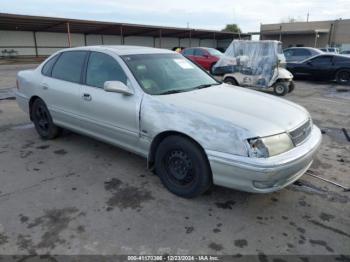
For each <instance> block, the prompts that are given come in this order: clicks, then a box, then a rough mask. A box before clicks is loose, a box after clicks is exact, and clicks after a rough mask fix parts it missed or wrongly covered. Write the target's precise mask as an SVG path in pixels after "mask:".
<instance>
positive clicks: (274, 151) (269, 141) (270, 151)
mask: <svg viewBox="0 0 350 262" xmlns="http://www.w3.org/2000/svg"><path fill="white" fill-rule="evenodd" d="M248 143H249V145H250V150H249V156H250V157H270V156H275V155H278V154H281V153H283V152H286V151H288V150H290V149H292V148H293V147H294V145H293V142H292V140H291V139H290V137H289V136H288V135H287V134H286V133H283V134H279V135H274V136H267V137H261V138H252V139H248Z"/></svg>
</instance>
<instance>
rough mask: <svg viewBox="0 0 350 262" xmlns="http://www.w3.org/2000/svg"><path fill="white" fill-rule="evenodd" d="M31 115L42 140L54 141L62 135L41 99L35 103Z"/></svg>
mask: <svg viewBox="0 0 350 262" xmlns="http://www.w3.org/2000/svg"><path fill="white" fill-rule="evenodd" d="M31 115H32V120H33V123H34V126H35V129H36V131H37V133H38V134H39V135H40V137H41V138H43V139H54V138H56V137H57V136H58V135H59V134H60V131H61V129H60V128H59V127H58V126H56V125H55V124H54V123H53V121H52V117H51V115H50V112H49V110H48V109H47V107H46V104H45V102H44V101H43V100H41V99H40V98H37V99H36V100H35V101H34V102H33V105H32V108H31Z"/></svg>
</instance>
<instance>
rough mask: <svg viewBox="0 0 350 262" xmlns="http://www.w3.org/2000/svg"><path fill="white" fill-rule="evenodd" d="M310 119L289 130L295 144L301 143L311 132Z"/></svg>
mask: <svg viewBox="0 0 350 262" xmlns="http://www.w3.org/2000/svg"><path fill="white" fill-rule="evenodd" d="M311 128H312V124H311V120H310V119H308V120H307V121H306V122H305V123H304V124H302V125H301V126H299V127H298V128H296V129H294V130H293V131H290V132H289V135H290V137H291V138H292V141H293V143H294V145H295V146H297V145H299V144H301V143H302V142H303V141H304V140H305V139H306V138H307V137H308V136H309V135H310V133H311Z"/></svg>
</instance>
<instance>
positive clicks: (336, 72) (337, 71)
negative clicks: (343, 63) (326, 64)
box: [334, 67, 350, 79]
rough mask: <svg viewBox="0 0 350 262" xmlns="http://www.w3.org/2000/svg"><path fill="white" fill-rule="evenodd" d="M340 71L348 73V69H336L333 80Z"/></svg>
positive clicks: (349, 70)
mask: <svg viewBox="0 0 350 262" xmlns="http://www.w3.org/2000/svg"><path fill="white" fill-rule="evenodd" d="M340 71H348V72H350V68H346V67H343V68H338V69H337V70H336V71H335V74H334V79H335V78H336V77H337V75H338V73H339V72H340Z"/></svg>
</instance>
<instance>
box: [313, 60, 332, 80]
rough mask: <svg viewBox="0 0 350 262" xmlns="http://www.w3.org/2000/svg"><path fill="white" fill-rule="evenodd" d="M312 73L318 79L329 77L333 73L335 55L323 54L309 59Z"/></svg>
mask: <svg viewBox="0 0 350 262" xmlns="http://www.w3.org/2000/svg"><path fill="white" fill-rule="evenodd" d="M308 66H309V67H308V69H309V72H310V75H311V76H312V77H314V78H318V79H328V78H331V76H332V75H333V67H334V64H333V56H332V55H321V56H317V57H315V58H312V59H310V60H309V61H308Z"/></svg>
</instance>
